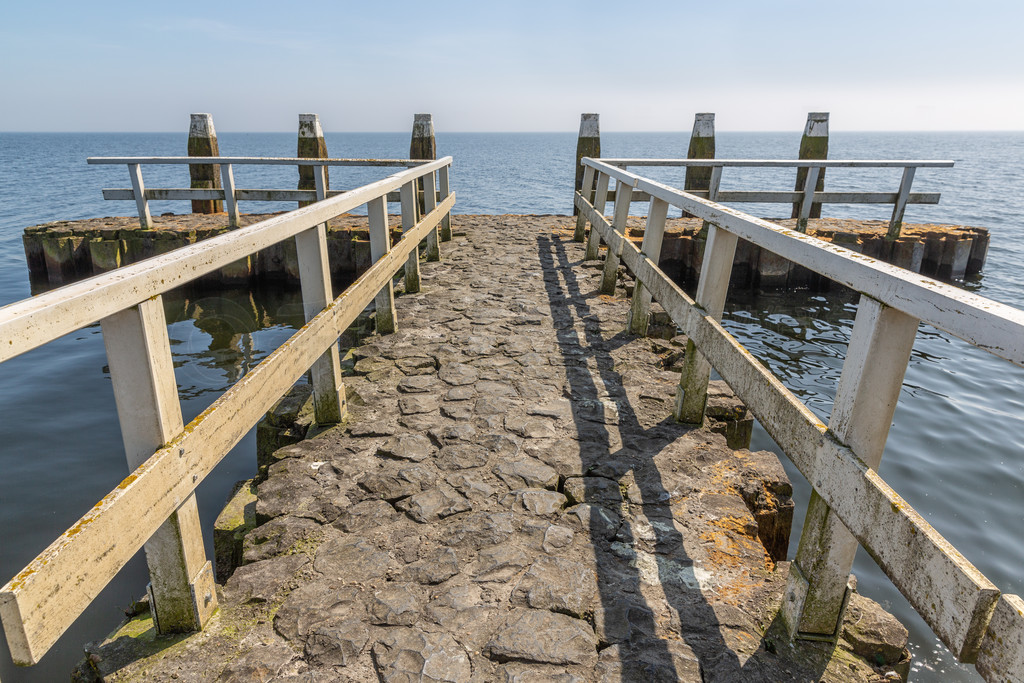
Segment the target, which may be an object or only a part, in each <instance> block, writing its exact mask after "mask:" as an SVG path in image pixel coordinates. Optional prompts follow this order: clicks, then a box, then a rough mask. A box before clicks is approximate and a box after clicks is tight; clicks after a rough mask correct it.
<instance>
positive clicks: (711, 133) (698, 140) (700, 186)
mask: <svg viewBox="0 0 1024 683" xmlns="http://www.w3.org/2000/svg"><path fill="white" fill-rule="evenodd" d="M686 158H687V159H714V158H715V115H714V114H713V113H710V112H704V113H701V114H694V116H693V132H692V133H690V148H689V149H688V150H687V151H686ZM710 186H711V167H709V166H699V167H693V168H691V167H689V166H687V167H686V180H685V181H684V184H683V189H684V190H686V191H687V192H694V191H704V192H706V191H707V190H708V189H709V188H710ZM684 216H690V214H688V213H684Z"/></svg>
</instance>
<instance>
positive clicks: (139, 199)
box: [128, 164, 153, 230]
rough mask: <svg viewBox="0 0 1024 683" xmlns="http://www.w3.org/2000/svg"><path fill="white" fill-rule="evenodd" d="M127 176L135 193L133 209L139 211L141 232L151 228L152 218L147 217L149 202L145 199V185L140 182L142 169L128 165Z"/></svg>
mask: <svg viewBox="0 0 1024 683" xmlns="http://www.w3.org/2000/svg"><path fill="white" fill-rule="evenodd" d="M128 175H130V176H131V178H132V192H134V193H135V207H136V208H137V209H138V211H139V225H140V226H142V229H143V230H149V229H151V228H152V227H153V217H152V216H151V215H149V200H147V199H146V184H145V183H144V182H142V167H141V166H139V164H128Z"/></svg>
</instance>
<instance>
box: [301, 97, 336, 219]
mask: <svg viewBox="0 0 1024 683" xmlns="http://www.w3.org/2000/svg"><path fill="white" fill-rule="evenodd" d="M295 156H297V157H299V158H300V159H326V158H327V143H326V142H325V141H324V130H323V128H321V127H320V117H319V116H318V115H316V114H299V141H298V144H297V146H296V155H295ZM315 172H316V169H315V168H314V167H312V166H299V187H298V189H300V190H315V189H316V178H315V177H314V175H313V174H314V173H315ZM324 179H325V180H326V181H327V183H326V186H325V188H324V189H325V190H326V189H327V188H329V187H330V178H328V175H327V169H326V168H325V169H324ZM310 204H312V202H299V206H300V207H302V206H308V205H310Z"/></svg>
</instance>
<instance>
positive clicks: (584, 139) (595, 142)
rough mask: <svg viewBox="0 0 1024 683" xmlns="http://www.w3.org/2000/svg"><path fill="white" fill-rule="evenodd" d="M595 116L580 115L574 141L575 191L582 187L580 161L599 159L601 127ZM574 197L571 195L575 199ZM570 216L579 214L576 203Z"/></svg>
mask: <svg viewBox="0 0 1024 683" xmlns="http://www.w3.org/2000/svg"><path fill="white" fill-rule="evenodd" d="M598 118H599V117H598V115H597V114H580V136H579V138H578V139H577V140H576V167H575V168H576V185H575V188H576V191H577V192H579V190H580V188H581V187H583V167H582V166H580V159H582V158H583V157H590V158H591V159H598V158H600V157H601V126H600V123H599V121H598ZM575 196H576V195H573V197H575ZM572 207H573V208H572V215H574V216H576V215H578V214H579V209H577V208H576V202H575V201H574V202H573V204H572Z"/></svg>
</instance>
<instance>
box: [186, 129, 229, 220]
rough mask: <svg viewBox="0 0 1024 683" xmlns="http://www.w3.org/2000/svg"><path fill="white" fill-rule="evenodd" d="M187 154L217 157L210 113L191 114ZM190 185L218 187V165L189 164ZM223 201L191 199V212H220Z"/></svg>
mask: <svg viewBox="0 0 1024 683" xmlns="http://www.w3.org/2000/svg"><path fill="white" fill-rule="evenodd" d="M188 155H189V156H190V157H217V156H220V148H219V147H218V146H217V131H216V130H214V128H213V115H212V114H192V119H191V122H190V123H189V127H188ZM188 175H189V178H190V179H191V184H190V185H189V187H191V188H192V189H194V190H210V189H219V188H220V165H218V164H191V165H189V167H188ZM223 205H224V203H223V202H222V201H220V200H218V199H193V200H192V213H220V212H221V211H223V210H224V206H223Z"/></svg>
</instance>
